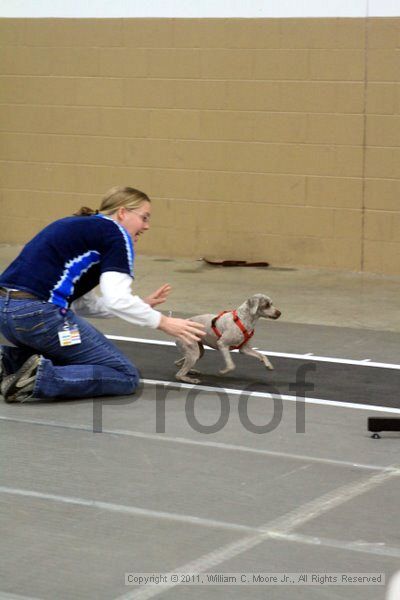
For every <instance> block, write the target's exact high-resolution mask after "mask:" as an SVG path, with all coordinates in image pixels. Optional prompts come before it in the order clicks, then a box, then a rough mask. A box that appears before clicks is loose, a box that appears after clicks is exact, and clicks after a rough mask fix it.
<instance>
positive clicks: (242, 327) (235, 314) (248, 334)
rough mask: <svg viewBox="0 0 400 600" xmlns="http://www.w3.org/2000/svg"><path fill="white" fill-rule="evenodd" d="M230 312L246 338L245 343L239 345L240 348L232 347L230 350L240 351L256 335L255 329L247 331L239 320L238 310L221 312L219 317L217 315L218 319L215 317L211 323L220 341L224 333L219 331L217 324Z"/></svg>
mask: <svg viewBox="0 0 400 600" xmlns="http://www.w3.org/2000/svg"><path fill="white" fill-rule="evenodd" d="M228 312H231V313H232V316H233V321H234V323H235V324H236V325H237V326H238V327H239V329H240V331H241V332H242V333H243V337H244V340H243V342H242V343H241V344H239V346H230V347H229V350H239V349H240V348H241V347H242V346H244V344H245V343H246V342H248V341H249V339H250V338H251V337H253V335H254V329H252V331H247V329H246V327H245V326H244V325H243V323H242V321H241V320H240V319H239V317H238V314H237V311H236V310H231V311H230V310H223V311H222V312H220V313H219V315H217V316H216V317H214V318H213V320H212V321H211V328H212V330H213V332H214V333H215V335H216V336H217V338H218V339H219V338H220V337H221V336H222V333H221V332H220V330H219V329H218V327H217V325H216V323H217V321H218V319H219V318H220V317H222V315H225V314H226V313H228Z"/></svg>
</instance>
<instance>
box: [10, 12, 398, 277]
mask: <svg viewBox="0 0 400 600" xmlns="http://www.w3.org/2000/svg"><path fill="white" fill-rule="evenodd" d="M399 48H400V18H374V19H340V18H331V19H296V18H293V19H168V18H164V19H0V205H1V208H2V211H1V220H2V225H3V226H2V228H1V231H2V233H1V236H0V243H24V242H26V241H27V240H28V239H29V238H30V237H31V236H32V235H34V234H35V233H36V232H37V231H38V229H40V228H41V227H42V226H44V225H45V224H46V223H48V222H49V221H51V220H53V219H56V218H58V217H61V216H63V215H67V214H71V213H73V212H74V211H75V210H76V209H77V208H79V207H80V206H81V205H89V206H92V207H93V208H97V207H98V205H99V203H100V200H101V196H102V195H103V193H105V192H106V191H107V190H108V189H109V188H110V187H112V186H114V185H132V186H134V187H138V188H139V189H143V190H144V191H145V192H146V193H148V194H149V196H150V197H151V198H152V200H153V204H154V216H153V220H152V227H151V229H150V231H149V232H148V233H147V234H146V236H144V237H143V238H142V239H141V241H140V251H141V252H143V253H147V254H157V255H160V256H176V257H178V256H187V257H193V258H198V257H201V256H204V255H206V256H207V255H208V256H215V257H220V258H236V259H247V260H268V261H269V262H271V263H272V264H274V265H275V266H279V265H282V266H284V265H290V266H293V265H298V266H309V267H327V268H332V269H345V270H352V271H363V270H365V271H372V272H378V273H382V274H387V275H400V260H399V257H400V200H399V198H400V168H399V164H400V49H399Z"/></svg>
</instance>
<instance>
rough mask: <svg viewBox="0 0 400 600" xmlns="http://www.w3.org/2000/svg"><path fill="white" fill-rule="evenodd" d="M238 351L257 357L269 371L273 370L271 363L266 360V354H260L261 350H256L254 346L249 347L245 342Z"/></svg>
mask: <svg viewBox="0 0 400 600" xmlns="http://www.w3.org/2000/svg"><path fill="white" fill-rule="evenodd" d="M240 352H242V353H243V354H247V356H253V357H254V358H257V359H258V360H259V361H261V362H262V363H264V365H265V366H266V367H267V369H269V370H270V371H273V370H274V367H273V365H272V364H271V363H270V361H269V360H268V358H267V357H266V356H264V354H261V352H257V350H254V348H251V347H250V346H248V345H247V344H245V345H244V346H242V347H241V348H240Z"/></svg>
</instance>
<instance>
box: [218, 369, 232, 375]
mask: <svg viewBox="0 0 400 600" xmlns="http://www.w3.org/2000/svg"><path fill="white" fill-rule="evenodd" d="M234 368H235V367H226V368H225V369H221V370H220V372H219V374H220V375H226V374H227V373H230V372H231V371H233V370H234Z"/></svg>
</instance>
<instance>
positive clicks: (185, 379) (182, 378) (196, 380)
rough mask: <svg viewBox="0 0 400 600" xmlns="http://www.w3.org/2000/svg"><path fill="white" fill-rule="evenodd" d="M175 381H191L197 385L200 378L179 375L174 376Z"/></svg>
mask: <svg viewBox="0 0 400 600" xmlns="http://www.w3.org/2000/svg"><path fill="white" fill-rule="evenodd" d="M175 379H176V380H177V381H182V382H183V383H193V384H195V385H197V384H198V383H200V379H195V378H194V377H188V376H187V375H182V376H181V377H177V376H175Z"/></svg>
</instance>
